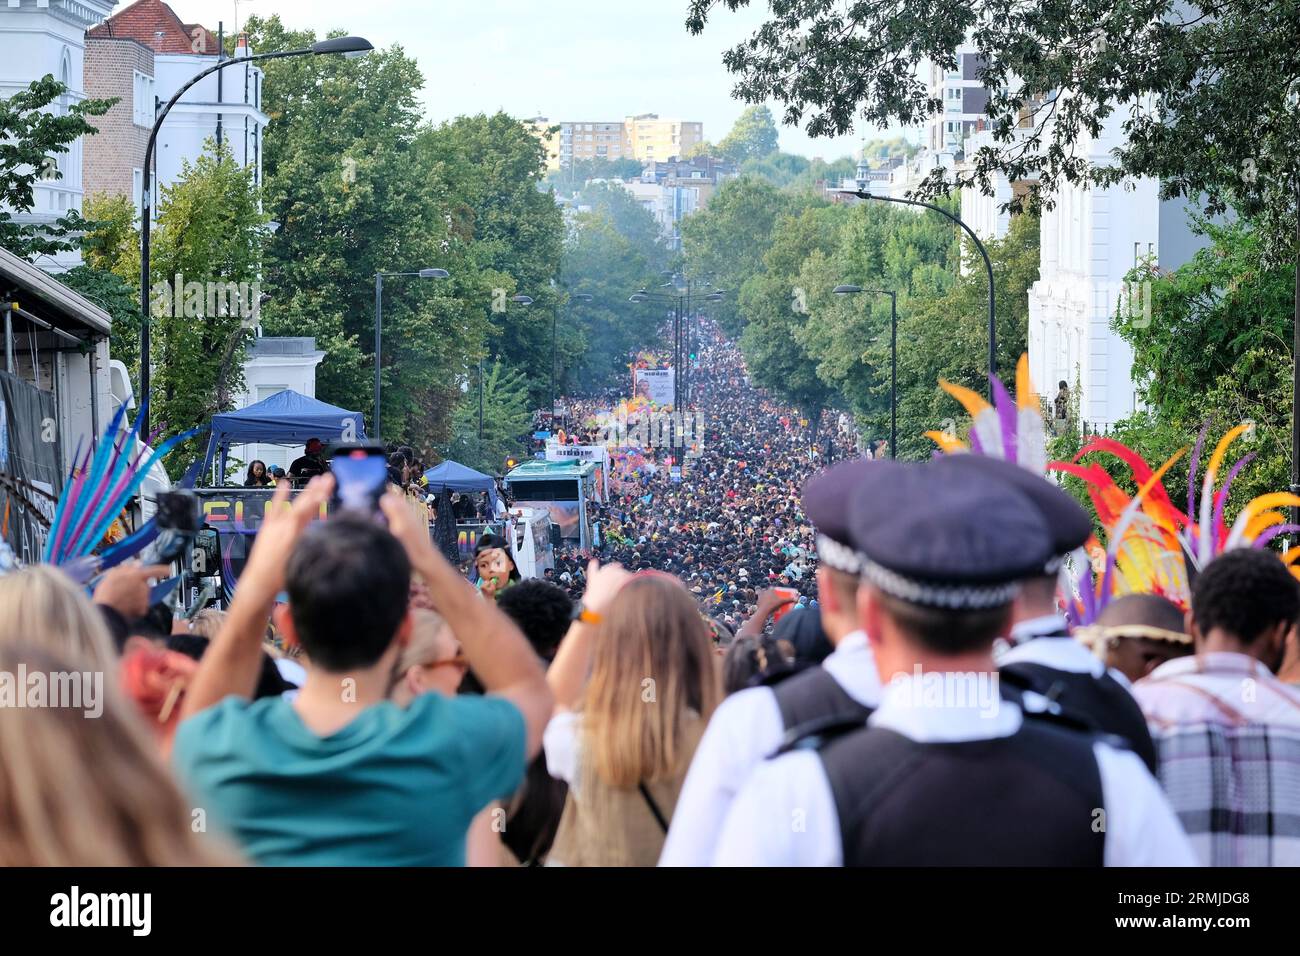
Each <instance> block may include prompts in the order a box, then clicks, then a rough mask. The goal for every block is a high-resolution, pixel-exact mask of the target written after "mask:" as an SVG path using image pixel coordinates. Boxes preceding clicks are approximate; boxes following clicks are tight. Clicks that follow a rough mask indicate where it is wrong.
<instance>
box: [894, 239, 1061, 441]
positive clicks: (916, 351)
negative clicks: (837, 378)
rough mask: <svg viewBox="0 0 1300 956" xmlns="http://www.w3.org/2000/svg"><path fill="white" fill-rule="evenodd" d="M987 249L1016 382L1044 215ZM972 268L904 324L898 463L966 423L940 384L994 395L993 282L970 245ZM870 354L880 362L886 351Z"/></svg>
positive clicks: (1003, 347)
mask: <svg viewBox="0 0 1300 956" xmlns="http://www.w3.org/2000/svg"><path fill="white" fill-rule="evenodd" d="M985 245H986V247H987V248H988V252H989V258H990V260H991V261H992V263H993V285H994V290H995V295H994V307H995V312H996V318H997V345H998V350H997V359H998V375H999V377H1000V378H1002V380H1003V381H1005V382H1010V381H1013V380H1014V375H1015V368H1016V362H1017V361H1018V360H1019V358H1020V356H1021V354H1023V353H1024V351H1025V349H1026V348H1027V345H1028V342H1027V339H1028V327H1029V325H1028V323H1029V294H1028V293H1029V287H1030V286H1031V285H1033V283H1034V282H1035V281H1037V279H1038V217H1036V216H1032V215H1029V214H1024V215H1021V216H1017V217H1015V218H1014V219H1013V220H1012V223H1011V228H1010V230H1009V231H1008V233H1007V235H1006V237H1005V238H1004V239H1001V240H997V241H992V242H987V243H985ZM965 265H966V268H965V273H964V274H963V275H962V276H960V277H959V278H958V279H957V280H956V281H955V282H953V283H952V285H951V286H950V287H949V289H948V291H947V292H946V293H944V294H943V295H941V296H933V297H932V296H926V297H924V298H923V299H921V301H917V302H915V307H914V308H911V309H909V311H908V314H907V316H906V318H904V319H901V320H900V322H899V328H898V341H899V349H898V352H899V356H898V374H899V391H900V393H902V394H904V395H905V399H904V400H903V401H901V402H900V407H899V413H898V445H899V457H904V456H906V457H909V458H913V457H928V456H929V455H930V452H931V451H932V449H933V443H932V442H931V441H930V439H928V438H926V437H925V435H924V433H925V432H926V431H927V430H930V429H939V430H942V429H943V427H944V424H945V422H946V420H948V419H955V420H957V421H961V420H962V418H963V416H964V413H963V411H962V409H961V406H960V405H958V404H957V402H956V401H955V400H954V399H952V398H951V397H950V396H948V395H947V394H946V393H945V392H943V391H941V390H940V389H939V388H938V387H937V385H938V381H939V379H940V378H944V379H947V380H948V381H950V382H956V383H957V384H959V385H965V386H966V387H967V388H972V389H974V390H975V391H977V392H979V393H981V394H982V395H985V396H987V395H988V279H987V277H986V273H985V270H984V261H983V259H982V258H981V257H980V255H979V253H978V252H977V251H976V250H974V249H973V248H970V247H969V246H967V249H966V260H965ZM918 271H920V270H918ZM899 310H900V311H902V305H901V303H900V305H899ZM870 354H871V356H872V359H874V360H875V362H877V363H879V362H880V355H881V347H880V346H876V347H875V348H874V349H873V350H871V352H870ZM876 420H877V421H878V420H879V419H878V418H877V419H876ZM876 427H877V428H879V426H878V425H877V426H876Z"/></svg>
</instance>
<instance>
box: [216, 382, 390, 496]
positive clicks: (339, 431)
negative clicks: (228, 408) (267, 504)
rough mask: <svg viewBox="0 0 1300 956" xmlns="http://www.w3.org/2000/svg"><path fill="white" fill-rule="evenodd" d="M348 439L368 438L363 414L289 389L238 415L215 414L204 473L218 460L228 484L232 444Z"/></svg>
mask: <svg viewBox="0 0 1300 956" xmlns="http://www.w3.org/2000/svg"><path fill="white" fill-rule="evenodd" d="M345 437H346V440H348V441H363V440H364V439H365V437H366V432H365V422H364V420H363V419H362V417H361V413H360V412H350V411H348V410H347V409H345V408H339V407H338V406H337V405H330V404H329V403H327V402H320V401H317V400H316V399H314V398H308V397H307V396H306V395H303V394H301V393H300V392H295V391H293V390H292V389H285V390H284V391H282V392H276V393H275V394H274V395H272V396H271V397H270V398H267V399H263V400H262V401H260V402H258V403H257V404H256V405H249V406H248V407H247V408H241V409H240V410H239V411H237V412H224V413H222V414H220V415H214V416H213V418H212V431H211V433H210V435H209V437H208V452H207V456H206V457H205V458H204V460H203V470H204V471H205V472H206V471H207V469H208V468H209V467H210V466H211V464H212V462H213V459H214V458H216V459H217V461H218V471H217V481H218V483H219V484H225V481H226V456H227V454H228V453H229V450H230V446H231V445H247V444H254V443H257V442H262V443H265V444H268V445H305V444H306V443H307V441H308V440H309V439H312V438H319V439H320V440H321V441H323V442H325V443H326V444H327V445H328V444H330V443H331V442H339V441H342V440H344V438H345ZM218 455H219V456H220V457H219V458H217V456H218Z"/></svg>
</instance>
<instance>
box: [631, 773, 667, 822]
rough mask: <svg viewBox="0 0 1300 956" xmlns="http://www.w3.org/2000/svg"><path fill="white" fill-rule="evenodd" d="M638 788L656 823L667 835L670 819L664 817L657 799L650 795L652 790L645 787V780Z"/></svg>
mask: <svg viewBox="0 0 1300 956" xmlns="http://www.w3.org/2000/svg"><path fill="white" fill-rule="evenodd" d="M636 786H637V789H638V790H640V791H641V796H642V797H643V798H645V805H646V806H647V807H649V808H650V812H651V813H653V814H654V817H655V822H656V823H658V824H659V829H661V830H663V831H664V833H667V832H668V819H667V818H666V817H665V816H664V814H663V811H662V810H660V809H659V804H657V803H655V798H654V797H652V796H651V795H650V788H649V787H647V786H646V785H645V781H644V780H643V781H641V782H640V783H638V784H637V785H636Z"/></svg>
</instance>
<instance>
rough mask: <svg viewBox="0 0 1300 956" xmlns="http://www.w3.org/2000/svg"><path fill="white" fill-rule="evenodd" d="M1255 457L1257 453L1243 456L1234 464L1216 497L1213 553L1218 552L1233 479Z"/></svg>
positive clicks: (1212, 539) (1212, 538)
mask: <svg viewBox="0 0 1300 956" xmlns="http://www.w3.org/2000/svg"><path fill="white" fill-rule="evenodd" d="M1254 457H1255V452H1253V451H1252V452H1250V453H1248V454H1245V455H1242V456H1241V457H1240V458H1238V459H1237V460H1236V461H1235V462H1233V464H1232V467H1231V468H1229V469H1228V477H1226V478H1224V479H1223V487H1222V488H1220V489H1219V493H1218V495H1216V496H1215V497H1216V499H1217V500H1216V501H1215V502H1214V522H1213V524H1212V525H1211V526H1210V534H1211V536H1212V537H1211V538H1210V542H1211V548H1210V551H1211V552H1214V551H1217V550H1218V545H1219V540H1218V538H1219V528H1220V527H1221V526H1222V524H1223V509H1224V507H1225V506H1226V505H1227V504H1228V491H1229V489H1231V488H1232V479H1234V478H1236V477H1237V472H1239V471H1241V469H1242V468H1244V467H1246V465H1248V464H1249V463H1250V462H1251V460H1252V459H1254Z"/></svg>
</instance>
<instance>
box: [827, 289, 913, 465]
mask: <svg viewBox="0 0 1300 956" xmlns="http://www.w3.org/2000/svg"><path fill="white" fill-rule="evenodd" d="M834 292H835V294H836V295H856V294H857V293H859V292H870V293H872V294H873V295H887V296H889V457H890V458H897V457H898V293H897V292H894V291H893V290H891V289H863V288H862V286H858V285H837V286H836V287H835V289H834Z"/></svg>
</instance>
